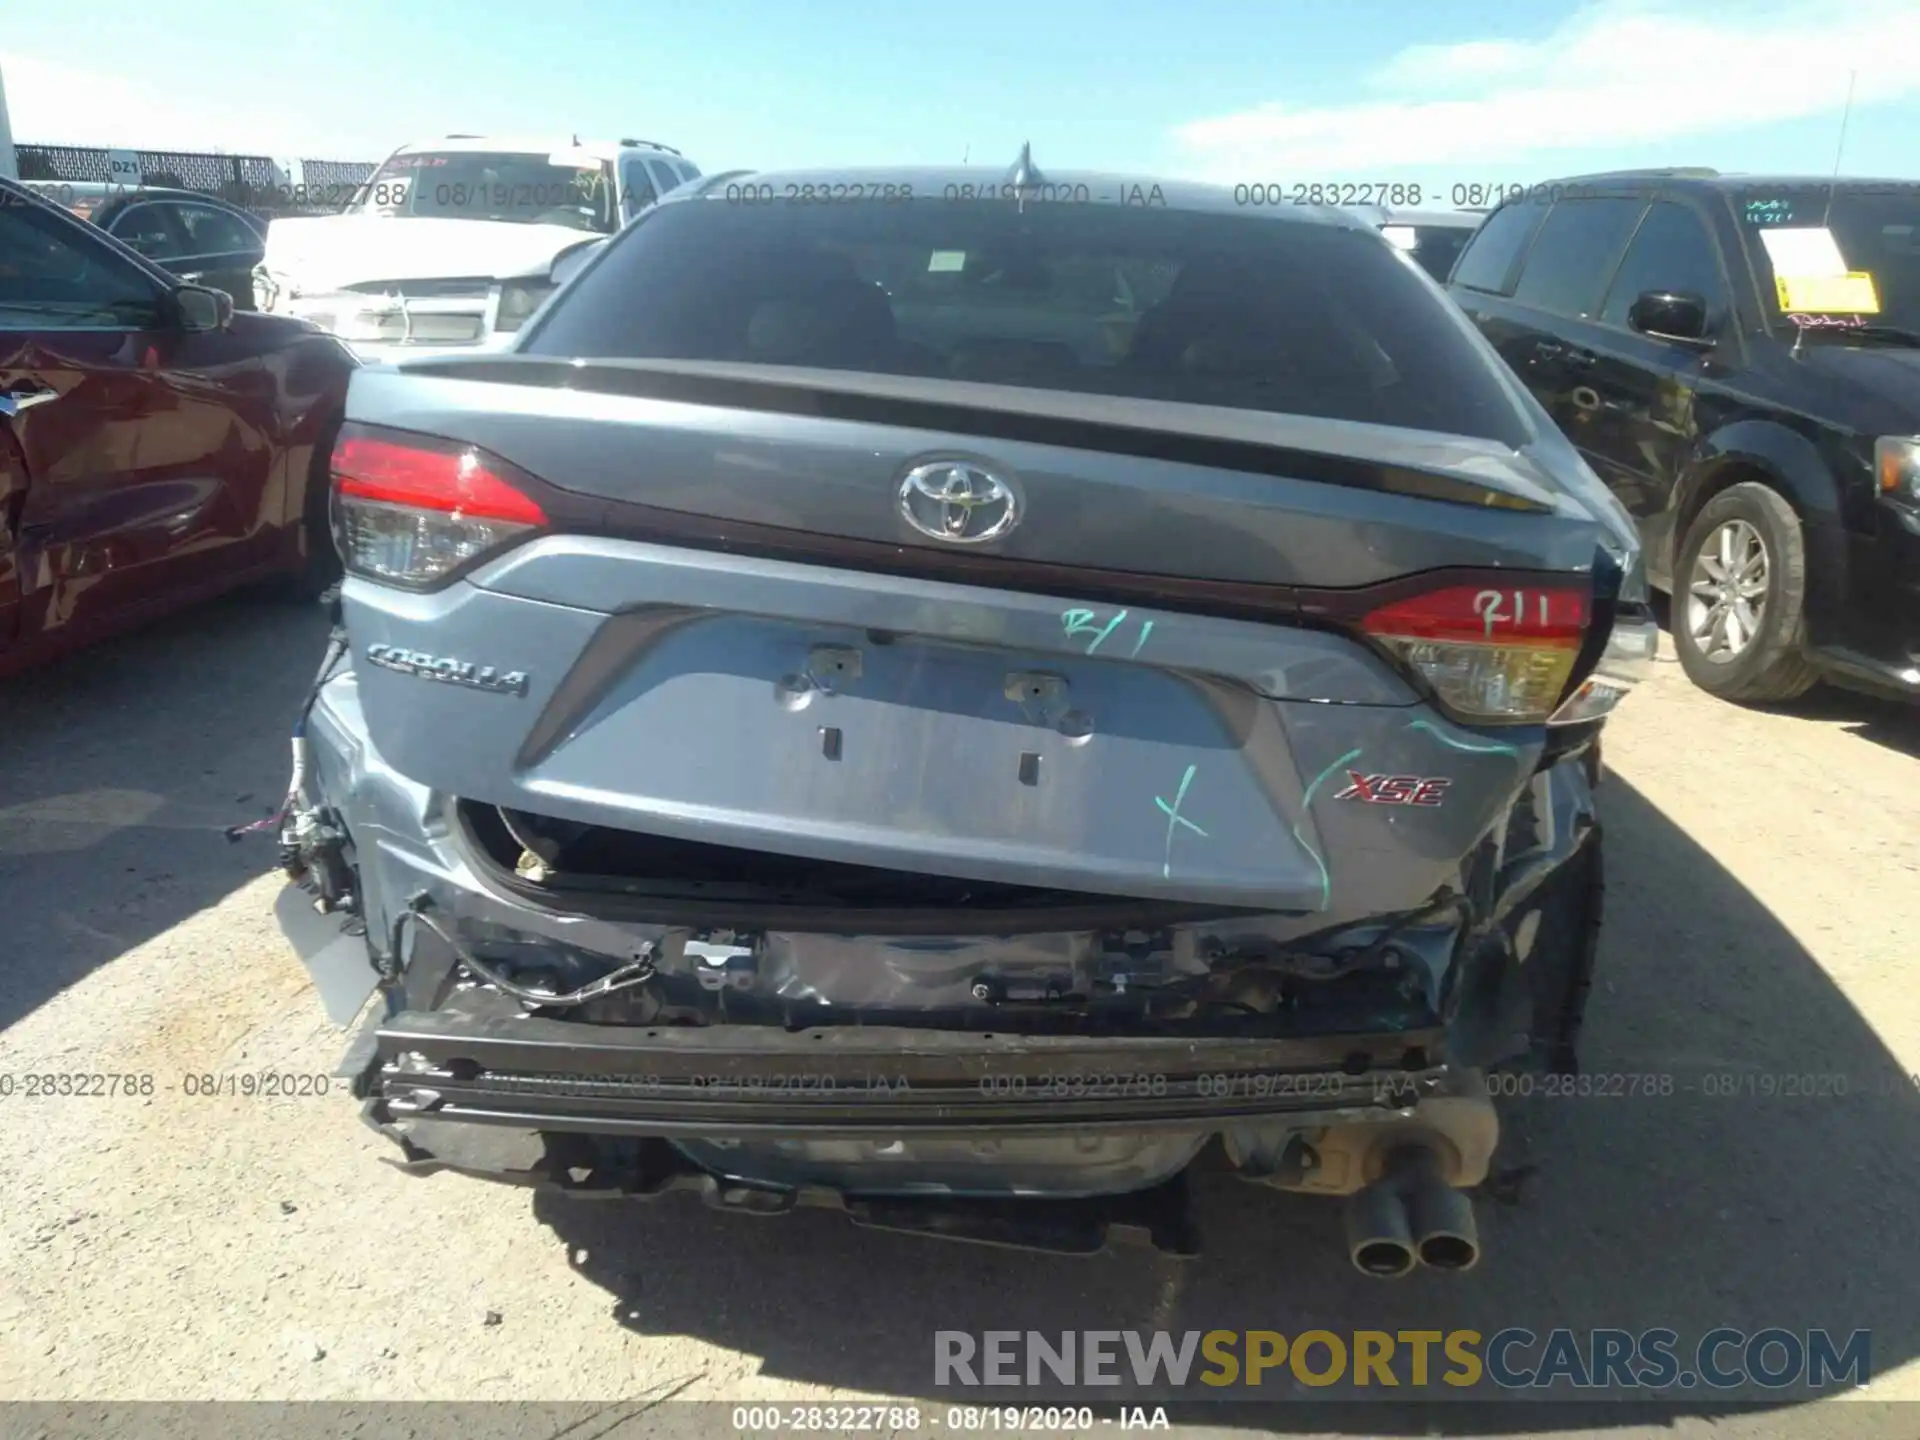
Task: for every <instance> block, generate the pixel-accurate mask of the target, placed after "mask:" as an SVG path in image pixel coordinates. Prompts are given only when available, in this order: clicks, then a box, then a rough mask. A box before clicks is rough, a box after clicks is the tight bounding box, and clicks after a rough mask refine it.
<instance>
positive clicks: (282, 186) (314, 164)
mask: <svg viewBox="0 0 1920 1440" xmlns="http://www.w3.org/2000/svg"><path fill="white" fill-rule="evenodd" d="M13 149H14V156H15V160H16V162H17V164H18V166H19V170H20V178H21V179H22V180H41V181H47V180H52V181H67V182H70V183H73V184H86V183H89V182H92V183H99V184H104V183H105V182H106V181H108V180H109V179H111V178H112V175H111V172H110V171H109V169H108V166H107V157H108V156H109V155H111V154H113V153H114V152H113V151H111V150H106V149H101V148H97V147H94V146H87V145H19V144H16V145H15V146H14V147H13ZM134 153H135V154H137V155H138V156H139V157H140V172H141V184H143V185H156V186H159V185H167V186H175V187H177V188H179V189H182V190H198V191H201V192H202V193H204V194H207V195H217V196H219V197H220V198H221V199H222V200H226V201H228V202H229V203H231V204H234V205H240V206H243V207H245V208H246V209H248V210H252V211H254V212H255V213H257V214H260V215H264V216H267V217H268V218H272V217H274V216H277V215H326V214H330V213H332V212H333V211H336V210H338V209H340V208H341V206H343V205H345V204H346V203H347V202H348V201H349V200H351V199H352V198H353V194H354V191H355V190H357V189H358V188H359V187H360V186H361V185H362V184H364V183H365V182H366V180H367V178H368V177H369V176H371V175H372V174H373V172H374V169H375V168H376V167H375V164H374V162H372V161H367V160H300V161H296V162H292V163H293V164H296V165H297V166H298V167H299V168H298V169H297V170H296V171H294V172H293V173H291V174H289V173H288V172H287V171H286V170H285V169H284V168H282V166H281V165H280V164H279V163H278V162H275V161H274V160H272V159H270V158H268V157H267V156H265V155H215V154H207V153H202V152H197V151H185V150H139V151H135V152H134Z"/></svg>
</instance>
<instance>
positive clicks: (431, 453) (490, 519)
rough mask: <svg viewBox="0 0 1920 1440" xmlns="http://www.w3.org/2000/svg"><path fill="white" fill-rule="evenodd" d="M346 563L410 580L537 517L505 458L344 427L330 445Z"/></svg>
mask: <svg viewBox="0 0 1920 1440" xmlns="http://www.w3.org/2000/svg"><path fill="white" fill-rule="evenodd" d="M332 469H333V528H334V541H335V543H336V544H337V545H338V546H339V548H340V558H341V560H342V562H343V563H344V564H345V566H346V568H347V570H348V571H349V572H350V573H352V574H355V575H361V576H365V577H366V578H367V579H369V580H379V581H382V582H384V583H386V584H389V585H403V586H406V587H408V588H411V589H419V588H422V587H425V586H428V585H432V584H433V583H434V582H435V581H437V580H441V579H443V578H445V577H446V576H447V575H449V574H451V573H453V572H454V571H455V570H458V569H460V568H461V567H463V566H465V565H466V564H467V563H468V562H470V561H472V560H475V559H477V558H479V557H480V556H482V555H486V554H489V553H491V552H492V551H495V550H498V549H500V548H502V547H503V546H505V545H508V544H511V543H512V542H513V541H515V540H517V539H520V538H522V537H524V536H525V535H527V534H528V533H529V532H531V531H534V530H538V529H540V528H542V527H543V526H545V525H546V524H547V515H546V512H545V511H544V510H542V509H541V508H540V506H539V504H538V502H536V501H535V500H534V499H533V497H532V496H530V495H529V494H528V493H527V492H526V490H525V489H524V488H522V487H521V486H520V485H519V484H518V483H517V477H519V476H520V472H519V471H518V470H517V469H515V467H514V466H512V465H510V464H508V463H507V462H506V461H504V460H502V459H500V458H499V457H498V456H497V455H489V454H488V453H487V452H486V451H484V450H482V449H480V448H479V447H477V446H474V445H468V444H464V443H462V442H460V441H454V440H439V439H435V438H433V437H430V436H424V435H422V436H416V435H406V434H400V433H397V432H393V431H374V430H369V429H363V428H360V427H356V426H348V427H347V428H346V429H344V430H342V431H341V434H340V438H339V439H338V440H337V441H336V442H335V444H334V447H333V461H332Z"/></svg>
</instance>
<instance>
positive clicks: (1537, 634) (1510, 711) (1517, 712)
mask: <svg viewBox="0 0 1920 1440" xmlns="http://www.w3.org/2000/svg"><path fill="white" fill-rule="evenodd" d="M1591 616H1592V605H1591V600H1590V597H1589V594H1588V591H1587V589H1586V588H1585V587H1584V586H1576V585H1552V584H1544V585H1514V586H1511V587H1502V588H1495V587H1493V586H1491V585H1487V586H1482V585H1451V586H1444V587H1442V588H1439V589H1435V590H1430V591H1427V592H1425V593H1423V594H1419V595H1414V596H1409V597H1407V598H1404V599H1400V600H1395V601H1393V602H1391V603H1389V604H1386V605H1383V606H1381V607H1380V608H1379V609H1377V610H1374V611H1373V612H1371V613H1370V614H1369V615H1368V616H1367V617H1366V619H1365V620H1364V622H1362V623H1363V628H1364V629H1365V630H1366V632H1367V633H1368V634H1369V635H1371V636H1372V637H1373V638H1374V640H1375V641H1376V642H1378V643H1379V644H1381V645H1383V646H1385V647H1386V649H1387V650H1389V651H1390V652H1392V653H1393V654H1394V655H1395V656H1397V657H1398V658H1399V659H1400V660H1401V661H1402V662H1404V663H1405V664H1407V665H1408V666H1410V667H1411V668H1412V669H1413V670H1415V671H1417V672H1418V673H1419V674H1420V675H1421V676H1422V677H1423V678H1424V679H1425V680H1426V681H1427V683H1428V684H1429V685H1431V686H1432V687H1433V692H1434V694H1435V696H1436V697H1437V698H1438V699H1439V700H1440V702H1441V704H1443V705H1444V706H1446V708H1447V709H1448V710H1450V711H1451V712H1453V713H1454V714H1455V715H1457V716H1458V717H1459V718H1461V719H1463V720H1467V721H1470V722H1471V721H1479V722H1482V723H1491V724H1523V723H1529V722H1530V723H1534V724H1538V723H1540V722H1542V721H1545V720H1546V719H1547V718H1548V717H1549V716H1550V715H1552V714H1553V712H1554V709H1555V707H1556V706H1557V705H1558V704H1559V702H1560V697H1561V695H1562V693H1563V692H1564V691H1565V690H1566V687H1567V681H1568V680H1569V679H1570V678H1571V677H1572V675H1573V667H1574V664H1575V662H1576V661H1577V660H1578V659H1579V656H1580V649H1581V646H1582V645H1583V644H1584V643H1585V641H1586V635H1587V626H1588V624H1589V622H1590V620H1591Z"/></svg>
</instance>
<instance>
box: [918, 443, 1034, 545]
mask: <svg viewBox="0 0 1920 1440" xmlns="http://www.w3.org/2000/svg"><path fill="white" fill-rule="evenodd" d="M900 514H901V515H902V517H904V518H905V520H906V522H907V523H908V524H909V525H911V526H912V527H913V528H914V529H916V530H918V531H919V532H920V533H921V534H922V535H929V536H931V537H932V538H934V539H935V540H945V541H947V542H949V543H950V544H954V545H978V544H980V543H982V542H983V541H987V540H997V539H999V538H1000V537H1001V536H1002V535H1005V534H1006V533H1007V532H1008V531H1009V530H1011V529H1013V527H1014V526H1015V525H1017V524H1019V523H1020V500H1019V496H1018V494H1017V492H1016V491H1015V490H1014V488H1013V483H1012V482H1011V481H1009V480H1006V479H1004V478H1002V477H1001V476H999V475H996V474H994V473H993V471H991V470H988V469H986V468H985V467H984V466H980V465H975V464H973V463H972V462H971V461H967V460H938V461H935V462H934V463H932V464H930V465H916V466H914V467H913V469H911V470H909V471H908V472H907V473H906V476H905V477H904V478H903V479H902V480H901V481H900Z"/></svg>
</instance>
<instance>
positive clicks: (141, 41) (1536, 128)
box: [0, 0, 1920, 188]
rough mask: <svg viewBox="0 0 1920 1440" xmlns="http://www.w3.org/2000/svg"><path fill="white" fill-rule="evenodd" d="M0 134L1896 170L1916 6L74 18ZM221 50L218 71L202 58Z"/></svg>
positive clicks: (426, 8) (1379, 167)
mask: <svg viewBox="0 0 1920 1440" xmlns="http://www.w3.org/2000/svg"><path fill="white" fill-rule="evenodd" d="M11 11H17V12H18V13H9V15H8V20H7V25H6V28H5V30H4V31H0V75H4V79H5V84H6V90H7V96H8V100H9V105H10V109H11V112H12V123H13V134H14V138H15V139H16V140H18V141H60V142H66V143H75V144H117V145H123V146H128V147H140V148H156V149H158V148H194V149H203V148H221V149H226V150H233V151H242V152H249V153H265V154H270V155H275V156H290V155H300V156H303V157H307V158H335V159H378V158H381V157H382V156H384V155H385V154H386V152H387V151H389V150H390V149H392V148H393V147H394V146H395V145H397V144H399V143H401V142H402V141H407V140H417V139H422V138H427V137H431V136H434V135H438V134H443V133H445V132H447V131H475V132H479V133H482V134H489V133H509V132H520V133H526V132H532V133H535V134H539V135H547V134H553V135H556V136H558V137H561V138H565V137H566V136H567V135H570V134H572V133H575V132H577V133H579V134H581V135H582V136H595V137H613V136H619V135H642V136H647V137H650V138H654V139H659V140H664V141H667V142H668V143H671V144H674V145H678V146H679V147H680V148H682V149H683V150H685V151H686V152H687V153H688V154H689V155H691V156H693V157H694V158H695V159H696V160H697V161H698V162H699V163H700V164H701V165H702V166H703V168H705V169H707V170H709V171H712V170H719V169H723V168H735V167H751V168H766V169H771V168H778V167H784V166H790V165H811V164H836V163H846V164H868V163H875V164H883V163H894V162H902V163H914V162H924V161H936V162H944V161H958V160H960V159H961V158H962V157H963V156H965V155H970V156H971V159H972V160H973V162H974V163H976V164H982V165H985V166H991V167H994V168H996V169H997V168H1000V167H1004V166H1005V165H1006V164H1009V163H1011V161H1012V160H1013V158H1014V156H1015V155H1016V154H1017V152H1018V150H1019V146H1020V143H1021V141H1023V140H1028V139H1030V140H1031V141H1032V142H1033V146H1034V156H1035V159H1036V160H1037V161H1039V163H1040V164H1041V165H1042V166H1044V167H1055V168H1072V167H1082V166H1084V167H1089V168H1099V169H1119V170H1128V171H1145V172H1150V173H1155V174H1169V175H1180V176H1190V177H1194V178H1207V179H1216V180H1222V181H1227V182H1229V183H1231V182H1234V181H1239V180H1249V181H1251V180H1275V181H1280V182H1282V183H1292V182H1295V181H1302V180H1307V181H1311V180H1355V181H1368V180H1386V181H1412V182H1417V183H1421V184H1423V185H1425V186H1428V187H1432V188H1438V187H1445V186H1450V185H1451V184H1452V183H1453V182H1456V181H1462V182H1471V181H1500V182H1511V181H1526V180H1536V179H1541V178H1545V177H1549V176H1552V175H1555V174H1568V173H1575V172H1578V171H1581V170H1589V169H1604V168H1611V167H1619V166H1628V165H1646V164H1705V165H1712V166H1715V167H1717V168H1720V169H1723V170H1734V169H1738V170H1774V171H1782V170H1787V171H1800V172H1813V173H1822V174H1824V173H1826V172H1827V171H1828V170H1830V169H1831V168H1832V166H1833V162H1834V149H1835V144H1836V142H1837V140H1838V139H1839V134H1840V116H1841V108H1842V102H1843V100H1844V98H1845V96H1846V93H1847V88H1848V85H1849V81H1850V76H1851V81H1852V84H1853V85H1854V89H1855V102H1854V109H1853V114H1852V118H1851V120H1850V122H1849V126H1848V131H1847V144H1846V152H1845V165H1844V169H1845V170H1846V171H1847V172H1848V173H1852V174H1879V175H1898V176H1916V175H1920V143H1916V142H1917V141H1920V63H1916V62H1914V61H1913V59H1912V57H1913V56H1914V55H1916V54H1920V3H1915V0H1856V3H1852V4H1848V5H1844V6H1842V5H1838V4H1834V3H1831V0H1827V3H1819V4H1815V3H1803V0H1734V3H1724V0H1598V3H1590V4H1584V5H1582V4H1570V3H1551V0H1534V3H1533V5H1532V7H1531V8H1527V7H1523V6H1518V5H1512V4H1495V3H1491V0H1180V3H1178V4H1172V3H1167V4H1159V5H1151V6H1149V5H1144V4H1139V3H1134V4H1124V3H1114V4H1109V3H1096V0H1023V3H1015V0H972V3H969V4H966V5H957V4H945V5H928V4H914V3H909V0H888V3H884V4H879V3H872V0H859V3H840V0H805V3H802V0H700V3H697V4H689V5H672V6H669V5H661V4H644V3H636V0H543V3H540V4H536V5H527V4H523V3H514V4H511V5H502V4H485V3H478V0H384V3H374V0H331V3H330V4H329V5H327V6H326V7H325V8H324V9H322V8H321V7H319V6H302V7H299V8H297V9H289V10H288V11H286V12H284V14H283V15H276V14H274V12H273V11H271V10H269V9H268V8H267V7H264V6H261V5H259V4H258V0H192V3H191V4H188V3H180V0H138V3H134V0H87V4H86V5H85V6H84V7H75V6H66V7H60V6H25V5H16V6H13V7H11ZM228 57H233V58H231V59H230V58H228Z"/></svg>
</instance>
